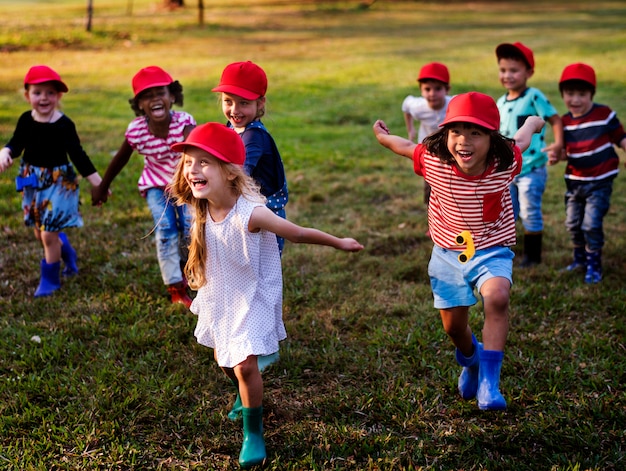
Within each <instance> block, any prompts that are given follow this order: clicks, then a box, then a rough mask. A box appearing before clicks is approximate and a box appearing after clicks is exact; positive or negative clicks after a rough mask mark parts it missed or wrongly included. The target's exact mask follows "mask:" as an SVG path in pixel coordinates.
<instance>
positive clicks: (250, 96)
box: [211, 85, 261, 100]
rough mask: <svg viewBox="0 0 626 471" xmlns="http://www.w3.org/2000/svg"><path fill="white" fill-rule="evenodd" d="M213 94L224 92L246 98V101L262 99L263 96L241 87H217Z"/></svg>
mask: <svg viewBox="0 0 626 471" xmlns="http://www.w3.org/2000/svg"><path fill="white" fill-rule="evenodd" d="M211 91H212V92H224V93H230V94H231V95H237V96H240V97H241V98H245V99H246V100H256V99H257V98H260V97H261V95H259V94H258V93H253V92H251V91H250V90H246V89H244V88H241V87H236V86H234V85H220V86H219V87H215V88H214V89H212V90H211Z"/></svg>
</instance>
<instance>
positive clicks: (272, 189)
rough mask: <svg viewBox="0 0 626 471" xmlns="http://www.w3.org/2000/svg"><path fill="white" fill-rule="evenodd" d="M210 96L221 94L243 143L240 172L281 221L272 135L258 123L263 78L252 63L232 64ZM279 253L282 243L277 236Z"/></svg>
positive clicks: (279, 172)
mask: <svg viewBox="0 0 626 471" xmlns="http://www.w3.org/2000/svg"><path fill="white" fill-rule="evenodd" d="M212 91H213V92H220V93H221V101H222V112H223V113H224V116H225V117H226V119H227V120H228V126H229V127H231V128H233V129H234V130H235V131H237V133H238V134H239V135H240V136H241V138H242V139H243V143H244V145H245V147H246V162H245V164H244V169H245V170H246V172H247V173H248V175H250V176H251V177H252V178H253V179H254V180H255V181H256V182H257V183H258V185H259V186H260V187H261V194H262V195H263V196H265V198H266V199H267V207H268V208H270V209H271V210H272V211H274V212H275V213H276V214H278V215H279V216H280V217H282V218H285V217H286V214H285V206H286V205H287V201H288V199H289V192H288V190H287V178H286V176H285V169H284V167H283V161H282V159H281V157H280V153H279V152H278V147H276V143H275V142H274V139H273V138H272V135H271V134H270V133H269V132H268V130H267V129H266V128H265V126H264V125H263V123H262V122H261V118H262V117H263V116H264V115H265V105H266V98H265V94H266V92H267V75H266V74H265V71H264V70H263V69H262V68H261V67H259V66H258V65H256V64H255V63H253V62H250V61H247V62H234V63H232V64H230V65H228V66H226V68H225V69H224V71H223V72H222V77H221V79H220V83H219V84H218V86H217V87H215V88H214V89H213V90H212ZM276 240H277V241H278V246H279V248H280V251H281V253H282V251H283V246H284V244H285V241H284V239H283V238H282V237H279V236H277V237H276Z"/></svg>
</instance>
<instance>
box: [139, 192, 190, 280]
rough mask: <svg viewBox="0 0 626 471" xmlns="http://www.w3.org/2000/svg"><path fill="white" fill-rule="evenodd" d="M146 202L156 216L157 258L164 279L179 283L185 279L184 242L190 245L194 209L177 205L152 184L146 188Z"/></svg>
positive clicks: (153, 216)
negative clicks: (152, 186)
mask: <svg viewBox="0 0 626 471" xmlns="http://www.w3.org/2000/svg"><path fill="white" fill-rule="evenodd" d="M146 202H147V203H148V208H150V212H151V213H152V219H153V220H154V237H155V240H156V248H157V258H158V260H159V268H160V269H161V277H162V278H163V283H165V284H166V285H171V284H174V283H178V282H180V281H182V280H183V272H182V270H181V260H183V256H182V255H181V246H182V247H187V245H188V241H189V229H190V227H191V213H190V211H189V209H188V208H187V207H186V206H176V205H175V204H174V201H172V200H171V199H170V198H169V197H168V196H167V194H166V193H165V191H164V190H163V189H162V188H150V189H149V190H148V191H147V192H146ZM183 262H184V261H183Z"/></svg>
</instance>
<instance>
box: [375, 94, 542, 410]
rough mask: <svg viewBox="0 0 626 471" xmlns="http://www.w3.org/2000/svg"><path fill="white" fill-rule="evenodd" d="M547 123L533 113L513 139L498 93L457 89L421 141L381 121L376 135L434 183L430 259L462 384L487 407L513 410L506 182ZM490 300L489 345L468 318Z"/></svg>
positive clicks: (467, 395) (511, 224)
mask: <svg viewBox="0 0 626 471" xmlns="http://www.w3.org/2000/svg"><path fill="white" fill-rule="evenodd" d="M543 125H544V121H543V120H542V119H541V118H539V117H538V116H531V117H529V118H528V119H527V120H526V122H525V123H524V124H523V126H522V127H521V128H520V129H519V131H518V132H517V133H516V134H515V138H514V140H511V139H508V138H505V137H503V136H502V135H501V134H500V133H499V132H498V128H499V126H500V115H499V113H498V108H497V106H496V103H495V101H494V100H493V99H492V98H491V97H489V96H487V95H484V94H482V93H477V92H470V93H464V94H461V95H457V96H456V97H454V98H453V99H452V100H451V101H450V103H449V105H448V110H447V112H446V117H445V119H444V121H443V122H442V123H441V125H440V130H439V131H437V132H436V133H435V134H432V135H430V136H429V137H427V138H426V139H425V140H424V142H423V143H422V144H415V143H413V142H411V141H409V140H407V139H404V138H402V137H400V136H394V135H391V134H390V133H389V130H388V129H387V126H386V125H385V123H384V122H382V121H376V123H375V124H374V134H375V135H376V138H377V139H378V141H379V142H380V143H381V144H382V145H383V146H385V147H387V148H388V149H390V150H392V151H393V152H395V153H396V154H398V155H401V156H404V157H406V158H409V159H411V160H412V161H413V167H414V170H415V173H417V174H418V175H421V176H423V177H424V179H425V180H426V181H427V182H428V183H429V184H430V186H431V188H432V192H431V198H430V204H429V205H428V226H429V229H430V235H431V238H432V240H433V242H434V244H435V245H434V247H433V252H432V256H431V260H430V263H429V265H428V274H429V276H430V281H431V288H432V291H433V296H434V300H435V303H434V304H435V308H437V309H439V312H440V315H441V320H442V322H443V327H444V330H445V331H446V333H447V334H448V336H449V337H450V339H451V340H452V342H453V343H454V345H455V347H456V359H457V361H458V363H459V364H460V365H461V366H462V367H463V369H462V371H461V375H460V377H459V381H458V388H459V392H460V394H461V396H462V397H463V398H464V399H473V398H474V397H476V398H477V400H478V407H479V408H480V409H482V410H499V409H505V408H506V401H505V399H504V397H503V396H502V394H501V393H500V388H499V383H500V369H501V366H502V360H503V358H504V346H505V343H506V337H507V334H508V328H509V322H508V311H509V293H510V288H511V284H512V270H513V256H514V254H513V251H512V250H511V249H510V247H511V246H513V245H515V220H514V218H513V206H512V203H511V194H510V191H509V185H510V183H511V181H512V179H513V178H514V177H515V176H516V175H517V174H518V173H519V171H520V168H521V163H522V154H521V153H522V151H523V150H524V149H526V147H528V145H529V143H530V140H531V138H532V135H533V134H534V133H536V132H539V131H540V130H541V128H542V127H543ZM474 290H477V291H478V293H479V294H480V296H481V297H482V300H483V306H484V310H485V322H484V326H483V343H478V341H477V340H476V337H475V336H474V334H473V333H472V330H471V328H470V326H469V323H468V320H469V319H468V313H469V307H470V306H472V305H474V304H475V303H476V301H477V299H476V296H475V294H474Z"/></svg>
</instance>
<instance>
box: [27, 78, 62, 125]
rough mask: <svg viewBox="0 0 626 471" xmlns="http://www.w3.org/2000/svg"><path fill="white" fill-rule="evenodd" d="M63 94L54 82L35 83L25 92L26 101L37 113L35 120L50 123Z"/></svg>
mask: <svg viewBox="0 0 626 471" xmlns="http://www.w3.org/2000/svg"><path fill="white" fill-rule="evenodd" d="M62 95H63V94H62V93H60V92H59V91H57V89H56V87H55V85H54V83H53V82H44V83H35V84H31V85H29V86H28V90H26V91H25V92H24V96H25V97H26V100H28V102H29V103H30V106H31V107H32V108H33V111H34V112H35V119H36V120H37V121H41V122H49V121H50V120H51V119H52V116H53V115H54V111H55V110H56V108H57V105H58V104H59V100H60V99H61V96H62Z"/></svg>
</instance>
